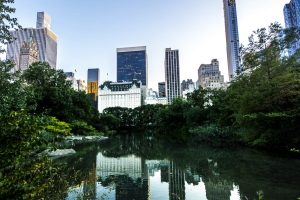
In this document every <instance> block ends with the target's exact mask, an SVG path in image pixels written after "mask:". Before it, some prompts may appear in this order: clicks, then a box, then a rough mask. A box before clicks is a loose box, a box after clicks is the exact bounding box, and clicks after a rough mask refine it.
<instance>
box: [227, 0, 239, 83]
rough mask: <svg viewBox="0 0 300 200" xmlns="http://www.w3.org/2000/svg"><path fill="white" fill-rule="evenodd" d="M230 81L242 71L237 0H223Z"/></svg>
mask: <svg viewBox="0 0 300 200" xmlns="http://www.w3.org/2000/svg"><path fill="white" fill-rule="evenodd" d="M223 3H224V18H225V32H226V47H227V62H228V75H229V81H231V80H233V79H234V77H235V76H236V74H237V72H238V71H240V70H241V69H240V67H241V66H240V60H241V58H240V52H239V48H240V41H239V30H238V20H237V12H236V3H235V0H223Z"/></svg>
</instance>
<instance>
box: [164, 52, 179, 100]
mask: <svg viewBox="0 0 300 200" xmlns="http://www.w3.org/2000/svg"><path fill="white" fill-rule="evenodd" d="M165 73H166V95H167V99H168V103H171V102H172V101H173V99H175V98H178V97H180V94H181V93H180V72H179V51H178V50H171V49H170V48H167V49H166V53H165Z"/></svg>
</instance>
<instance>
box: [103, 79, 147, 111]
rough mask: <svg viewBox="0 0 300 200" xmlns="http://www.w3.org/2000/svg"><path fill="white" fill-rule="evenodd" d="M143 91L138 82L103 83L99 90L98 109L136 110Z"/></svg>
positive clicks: (140, 103) (139, 104)
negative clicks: (121, 108) (120, 108)
mask: <svg viewBox="0 0 300 200" xmlns="http://www.w3.org/2000/svg"><path fill="white" fill-rule="evenodd" d="M142 96H143V91H142V86H141V82H140V81H136V80H134V81H132V82H120V83H118V82H116V83H113V82H109V81H107V82H104V83H103V85H101V86H100V88H99V101H98V109H99V112H102V111H103V110H104V109H105V108H110V107H124V108H136V107H139V106H141V105H142V102H143V97H142Z"/></svg>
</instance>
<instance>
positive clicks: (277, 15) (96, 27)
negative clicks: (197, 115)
mask: <svg viewBox="0 0 300 200" xmlns="http://www.w3.org/2000/svg"><path fill="white" fill-rule="evenodd" d="M236 2H237V16H238V26H239V37H240V42H241V43H242V44H244V45H247V41H248V37H249V36H250V34H251V33H252V31H254V30H256V29H258V28H262V27H267V26H268V25H270V23H272V22H275V21H277V22H279V23H280V24H282V26H284V18H283V7H284V4H286V3H288V2H289V0H237V1H236ZM13 6H14V7H15V8H16V13H15V14H14V16H15V17H17V18H18V21H19V23H20V24H21V25H22V26H23V27H24V28H26V27H35V25H36V13H37V12H39V11H46V12H47V13H48V14H49V15H50V16H51V18H52V23H51V29H52V31H54V32H55V33H56V34H57V36H58V37H59V41H58V60H57V69H63V70H64V71H66V72H68V71H71V72H75V69H76V71H77V72H76V73H75V76H76V77H77V78H81V79H84V80H86V79H87V69H88V68H100V82H104V81H106V80H111V81H116V74H117V70H116V65H117V60H116V57H117V55H116V48H120V47H132V46H147V54H148V83H149V87H150V88H153V89H154V90H157V87H158V86H157V83H158V82H162V81H164V80H165V72H164V51H165V48H172V49H179V60H180V79H181V81H182V80H185V79H193V81H196V80H197V78H198V77H197V70H198V68H199V66H200V65H201V64H208V63H210V62H211V60H212V59H214V58H217V59H218V60H219V62H220V70H221V72H222V74H223V75H224V76H225V80H228V69H227V56H226V38H225V25H224V11H223V1H222V0H15V4H14V5H13Z"/></svg>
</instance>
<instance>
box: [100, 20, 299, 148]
mask: <svg viewBox="0 0 300 200" xmlns="http://www.w3.org/2000/svg"><path fill="white" fill-rule="evenodd" d="M298 38H299V30H297V29H289V30H283V29H282V28H281V27H280V26H279V25H278V24H276V23H275V24H271V25H270V27H269V28H268V29H265V28H262V29H258V30H257V31H255V32H254V33H253V35H251V36H250V37H249V45H248V47H242V51H241V52H242V60H243V73H240V74H239V76H238V77H237V78H236V79H235V80H234V81H232V82H231V83H230V85H229V86H228V87H227V89H220V90H203V89H199V90H196V91H194V92H193V93H191V94H189V95H188V97H187V100H183V99H176V100H175V101H174V102H173V103H172V104H171V105H168V106H162V105H146V106H142V107H139V108H135V109H128V108H108V109H105V110H104V112H103V114H102V116H101V117H102V118H105V119H110V120H103V121H102V122H103V123H104V124H105V122H106V121H109V123H108V124H107V125H108V127H109V128H110V129H117V130H124V129H127V128H135V129H142V130H143V129H146V128H150V127H155V128H156V129H157V130H158V132H159V134H158V135H160V136H161V135H163V136H166V138H169V139H172V140H175V141H180V142H186V141H188V140H193V141H198V142H206V143H212V144H214V143H220V144H223V145H224V144H225V145H228V144H230V145H231V144H233V143H241V144H247V145H251V146H256V147H263V148H269V149H279V150H291V149H294V150H297V149H299V146H300V134H299V128H300V123H299V122H300V112H299V111H300V110H299V109H300V62H299V59H298V58H299V52H297V53H296V54H294V55H293V56H290V57H288V56H286V53H285V52H286V49H288V48H289V47H290V46H291V44H292V43H293V42H294V41H295V40H296V39H298ZM239 70H240V69H239Z"/></svg>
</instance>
